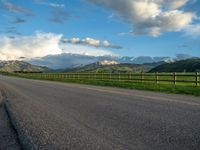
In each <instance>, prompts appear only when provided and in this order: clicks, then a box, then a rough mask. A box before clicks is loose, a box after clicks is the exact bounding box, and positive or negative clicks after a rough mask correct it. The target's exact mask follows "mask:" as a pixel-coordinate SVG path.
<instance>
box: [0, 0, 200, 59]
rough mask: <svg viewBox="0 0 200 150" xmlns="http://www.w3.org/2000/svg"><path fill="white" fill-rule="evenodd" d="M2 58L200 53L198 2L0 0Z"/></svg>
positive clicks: (0, 50)
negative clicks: (64, 54) (63, 54)
mask: <svg viewBox="0 0 200 150" xmlns="http://www.w3.org/2000/svg"><path fill="white" fill-rule="evenodd" d="M0 38H1V40H0V60H13V59H20V58H37V57H43V56H46V55H56V54H62V53H74V54H83V55H91V56H103V55H116V56H135V57H136V56H152V57H158V56H170V57H174V56H175V55H176V54H189V55H191V56H198V57H200V1H199V0H0Z"/></svg>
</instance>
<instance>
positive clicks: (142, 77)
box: [141, 71, 144, 82]
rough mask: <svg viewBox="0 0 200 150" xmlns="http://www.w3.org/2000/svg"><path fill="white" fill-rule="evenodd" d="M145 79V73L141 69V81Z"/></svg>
mask: <svg viewBox="0 0 200 150" xmlns="http://www.w3.org/2000/svg"><path fill="white" fill-rule="evenodd" d="M143 80H144V75H143V71H141V81H142V82H143Z"/></svg>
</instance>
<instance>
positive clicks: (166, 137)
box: [0, 76, 200, 150]
mask: <svg viewBox="0 0 200 150" xmlns="http://www.w3.org/2000/svg"><path fill="white" fill-rule="evenodd" d="M0 87H1V89H3V90H4V92H5V96H4V97H5V98H6V102H5V103H6V107H7V109H8V112H9V115H10V117H11V121H12V124H13V125H14V127H15V128H16V129H17V133H18V137H19V139H20V143H21V146H22V147H23V148H24V149H68V150H70V149H74V150H90V149H94V150H96V149H99V150H110V149H113V150H128V149H133V150H199V149H200V98H199V97H192V96H182V95H171V94H160V93H154V92H146V91H137V90H126V89H117V88H108V87H98V86H89V85H78V84H67V83H57V82H48V81H36V80H28V79H19V78H12V77H3V76H1V77H0Z"/></svg>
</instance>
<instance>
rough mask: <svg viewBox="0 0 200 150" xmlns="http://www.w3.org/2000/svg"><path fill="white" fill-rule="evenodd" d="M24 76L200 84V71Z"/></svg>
mask: <svg viewBox="0 0 200 150" xmlns="http://www.w3.org/2000/svg"><path fill="white" fill-rule="evenodd" d="M19 75H20V74H19ZM21 75H22V74H21ZM23 76H29V77H32V78H45V79H48V78H49V79H52V78H54V79H70V80H110V81H137V82H154V83H160V82H166V83H168V82H169V83H172V84H174V85H176V84H177V83H190V84H192V85H195V86H199V85H200V81H199V78H200V74H199V73H176V72H174V73H143V72H141V73H37V74H35V73H28V74H23Z"/></svg>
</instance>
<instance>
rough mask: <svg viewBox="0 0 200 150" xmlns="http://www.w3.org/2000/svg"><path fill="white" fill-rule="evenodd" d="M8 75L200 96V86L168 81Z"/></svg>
mask: <svg viewBox="0 0 200 150" xmlns="http://www.w3.org/2000/svg"><path fill="white" fill-rule="evenodd" d="M6 75H9V76H15V77H23V78H28V79H37V80H47V81H59V82H68V83H78V84H88V85H98V86H109V87H119V88H127V89H137V90H148V91H157V92H162V93H173V94H185V95H194V96H200V87H195V86H185V85H172V84H166V83H159V84H156V83H153V82H144V83H141V82H133V81H110V80H88V79H66V78H65V79H63V78H41V77H39V76H38V77H37V76H34V77H31V76H28V75H19V74H18V75H17V74H6Z"/></svg>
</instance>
